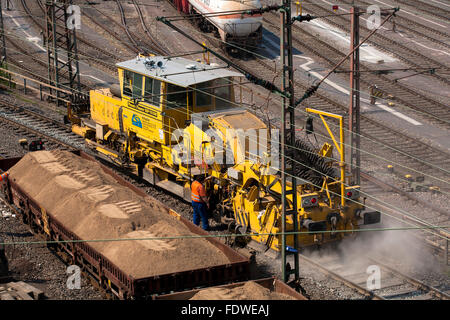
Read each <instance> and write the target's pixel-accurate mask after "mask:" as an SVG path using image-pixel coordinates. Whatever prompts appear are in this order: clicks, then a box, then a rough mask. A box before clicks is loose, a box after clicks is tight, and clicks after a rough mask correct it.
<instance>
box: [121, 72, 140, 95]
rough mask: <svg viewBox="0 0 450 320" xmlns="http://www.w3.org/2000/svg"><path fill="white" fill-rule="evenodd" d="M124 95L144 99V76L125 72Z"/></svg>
mask: <svg viewBox="0 0 450 320" xmlns="http://www.w3.org/2000/svg"><path fill="white" fill-rule="evenodd" d="M123 94H124V95H125V96H128V97H132V98H133V99H140V98H142V75H140V74H138V73H134V72H131V71H128V70H124V71H123Z"/></svg>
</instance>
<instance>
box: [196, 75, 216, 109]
mask: <svg viewBox="0 0 450 320" xmlns="http://www.w3.org/2000/svg"><path fill="white" fill-rule="evenodd" d="M212 86H213V82H212V81H207V82H203V83H199V84H197V90H196V93H195V95H196V100H195V101H196V105H197V107H205V106H210V105H211V104H212V88H211V87H212Z"/></svg>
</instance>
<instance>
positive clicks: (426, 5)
mask: <svg viewBox="0 0 450 320" xmlns="http://www.w3.org/2000/svg"><path fill="white" fill-rule="evenodd" d="M395 2H397V3H399V4H402V5H406V6H410V7H413V8H414V9H415V10H419V11H421V12H423V13H426V14H429V15H431V16H433V17H436V18H439V19H442V20H444V21H450V18H449V17H450V11H449V10H447V9H445V8H444V7H442V6H439V7H438V6H435V5H433V4H431V3H430V1H426V2H425V1H418V0H415V1H410V0H408V1H405V0H395ZM411 2H412V3H413V4H412V3H411Z"/></svg>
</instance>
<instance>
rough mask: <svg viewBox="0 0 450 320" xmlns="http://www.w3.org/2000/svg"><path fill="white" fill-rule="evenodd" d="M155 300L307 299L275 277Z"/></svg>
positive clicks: (164, 295) (178, 293)
mask: <svg viewBox="0 0 450 320" xmlns="http://www.w3.org/2000/svg"><path fill="white" fill-rule="evenodd" d="M154 299H155V300H307V299H306V298H305V296H303V295H302V294H300V293H298V292H297V291H295V290H294V289H292V288H291V287H289V286H288V285H287V284H285V283H284V282H282V281H280V280H278V279H276V278H264V279H259V280H252V281H245V282H237V283H231V284H225V285H221V286H214V287H210V288H202V289H195V290H188V291H183V292H175V293H169V294H163V295H159V296H154Z"/></svg>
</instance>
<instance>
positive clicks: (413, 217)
mask: <svg viewBox="0 0 450 320" xmlns="http://www.w3.org/2000/svg"><path fill="white" fill-rule="evenodd" d="M180 112H183V113H185V111H181V110H180ZM256 143H257V144H258V145H260V143H259V142H257V141H256ZM282 145H284V144H282ZM257 156H258V155H257ZM286 157H287V158H288V159H290V160H291V161H294V162H296V163H299V164H301V165H302V166H304V167H307V168H309V169H311V170H313V171H316V172H318V173H319V174H321V175H323V176H327V175H325V174H323V173H322V172H319V171H318V170H316V169H315V168H312V167H309V166H307V165H305V164H304V163H300V162H298V161H297V160H295V159H293V158H291V157H288V156H286ZM333 160H334V159H333ZM273 169H276V170H277V171H278V172H280V170H279V168H273ZM286 174H288V175H290V174H289V173H286ZM290 176H292V177H295V178H301V177H297V176H293V175H290ZM327 178H331V179H334V178H333V177H330V176H327ZM311 184H312V185H313V186H315V187H317V188H321V186H319V185H315V184H314V183H311ZM344 185H345V186H351V185H349V184H345V183H344ZM330 193H333V194H336V195H337V196H340V194H338V193H335V192H331V191H330ZM360 193H361V194H363V195H367V196H368V197H370V198H373V199H375V200H376V201H379V202H381V203H383V204H385V205H388V207H391V208H394V209H395V210H397V211H398V212H402V213H403V214H404V215H407V216H409V217H410V218H411V219H415V220H417V221H419V222H421V223H426V222H424V221H422V220H420V219H419V218H417V217H415V216H413V215H411V214H409V213H408V212H406V211H404V210H402V209H400V208H398V207H395V206H393V205H391V204H388V203H386V202H384V201H381V200H380V199H378V198H376V197H374V196H372V195H370V194H367V193H365V192H364V191H360ZM345 198H346V199H347V200H349V201H352V202H355V203H359V204H361V205H364V204H363V203H360V202H357V201H354V200H352V199H350V198H347V197H345ZM384 214H386V213H384ZM391 217H393V216H391Z"/></svg>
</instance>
